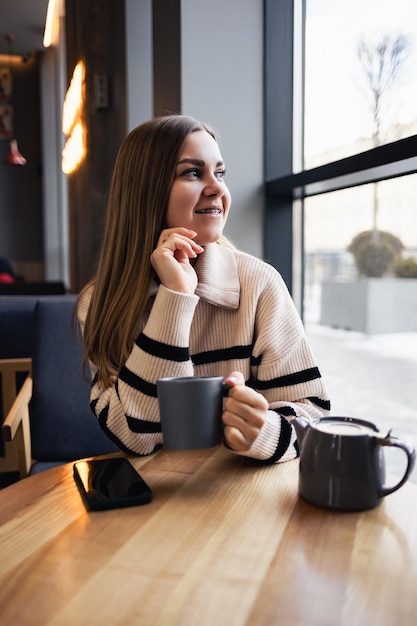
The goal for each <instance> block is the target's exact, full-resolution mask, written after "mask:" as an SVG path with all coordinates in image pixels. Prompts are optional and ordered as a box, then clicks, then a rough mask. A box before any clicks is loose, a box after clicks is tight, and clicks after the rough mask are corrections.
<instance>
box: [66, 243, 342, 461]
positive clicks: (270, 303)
mask: <svg viewBox="0 0 417 626" xmlns="http://www.w3.org/2000/svg"><path fill="white" fill-rule="evenodd" d="M195 269H196V272H197V275H198V286H197V289H196V292H195V294H192V295H188V294H183V293H178V292H175V291H171V290H170V289H167V288H166V287H164V286H163V285H161V286H159V287H158V286H157V285H155V286H154V287H153V289H152V291H151V294H150V303H149V310H148V312H147V314H146V315H144V316H143V319H140V320H138V325H137V332H136V333H135V342H134V345H133V348H132V351H131V353H130V355H129V357H128V358H127V360H126V362H125V364H124V365H123V367H122V368H121V370H120V372H119V375H118V377H117V378H116V377H115V380H114V383H113V384H112V386H111V387H109V388H107V389H103V388H102V386H101V385H100V383H99V382H97V380H96V379H95V378H94V377H95V374H96V371H97V368H96V367H95V365H94V363H90V368H91V373H92V376H93V384H92V389H91V407H92V410H93V411H94V413H95V414H96V416H97V418H98V420H99V423H100V425H101V427H102V428H103V430H104V431H105V432H106V433H107V435H108V436H109V437H110V438H111V439H112V440H113V441H114V442H115V443H116V445H117V446H118V447H119V448H120V449H121V450H124V451H125V452H127V453H130V454H137V455H141V454H149V453H151V452H152V451H153V450H154V449H155V446H157V445H158V444H162V443H163V440H162V434H161V425H160V418H159V409H158V400H157V394H156V381H157V379H158V378H160V377H165V376H193V375H196V376H197V375H201V376H214V375H216V376H218V375H220V376H224V377H227V376H228V375H229V374H230V373H231V372H232V371H234V370H238V371H240V372H242V373H243V375H244V377H245V380H246V381H247V384H248V385H250V386H252V387H253V388H254V389H256V390H257V391H259V392H260V393H262V394H263V395H264V397H265V398H266V399H267V401H268V403H269V410H268V413H267V419H266V421H265V423H264V425H263V427H262V429H261V431H260V433H259V435H258V437H257V439H256V440H255V441H254V442H253V444H252V446H251V448H250V450H249V451H247V452H244V453H242V452H240V453H238V452H236V454H243V455H245V456H249V457H252V458H255V459H258V460H260V461H264V462H265V463H274V462H277V461H285V460H288V459H292V458H295V457H296V456H298V447H297V443H296V437H295V432H294V429H293V427H292V426H291V423H290V422H291V416H294V415H300V416H304V417H306V418H307V419H309V418H314V417H319V416H322V415H323V414H326V413H327V411H328V410H329V409H330V403H329V401H328V399H327V394H326V390H325V388H324V386H323V383H322V379H321V375H320V372H319V370H318V367H317V365H316V362H315V360H314V357H313V354H312V352H311V349H310V346H309V344H308V341H307V338H306V336H305V332H304V329H303V326H302V323H301V320H300V318H299V315H298V313H297V311H296V309H295V307H294V304H293V301H292V299H291V297H290V295H289V293H288V290H287V288H286V286H285V283H284V282H283V280H282V278H281V276H280V275H279V273H278V272H277V271H276V270H275V269H274V268H273V267H272V266H271V265H269V264H267V263H265V262H263V261H261V260H259V259H257V258H255V257H253V256H251V255H249V254H246V253H244V252H241V251H239V250H233V249H230V248H227V247H224V246H221V245H217V244H211V245H209V246H207V247H206V249H205V251H204V253H203V254H201V255H200V256H199V258H198V260H197V263H196V265H195ZM91 289H92V288H91ZM91 289H90V290H89V291H87V292H86V293H85V294H84V296H83V298H82V299H81V301H80V303H79V308H78V317H79V321H80V324H81V329H83V327H84V322H85V319H86V315H87V311H88V305H89V301H90V298H91Z"/></svg>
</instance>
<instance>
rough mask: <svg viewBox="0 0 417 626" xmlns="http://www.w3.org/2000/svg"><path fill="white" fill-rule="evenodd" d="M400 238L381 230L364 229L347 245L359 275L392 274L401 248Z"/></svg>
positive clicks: (377, 276)
mask: <svg viewBox="0 0 417 626" xmlns="http://www.w3.org/2000/svg"><path fill="white" fill-rule="evenodd" d="M403 247H404V246H403V244H402V242H401V240H400V239H399V238H398V237H396V236H395V235H393V234H392V233H388V232H385V231H383V230H365V231H363V232H361V233H359V234H358V235H356V237H354V238H353V239H352V241H351V243H350V244H349V246H348V251H349V252H351V253H352V254H353V258H354V259H355V264H356V267H357V270H358V272H359V274H360V275H361V276H369V277H373V278H381V277H382V276H386V275H387V274H392V273H393V270H394V264H395V262H396V261H397V259H398V258H399V257H400V254H401V251H402V249H403Z"/></svg>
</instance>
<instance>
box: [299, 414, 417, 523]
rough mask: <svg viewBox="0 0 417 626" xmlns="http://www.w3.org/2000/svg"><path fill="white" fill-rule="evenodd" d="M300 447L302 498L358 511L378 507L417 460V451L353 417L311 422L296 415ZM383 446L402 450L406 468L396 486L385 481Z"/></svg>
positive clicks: (394, 489) (366, 422) (300, 488)
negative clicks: (390, 485) (405, 458)
mask: <svg viewBox="0 0 417 626" xmlns="http://www.w3.org/2000/svg"><path fill="white" fill-rule="evenodd" d="M291 423H292V424H293V426H294V427H295V430H296V433H297V438H298V444H299V447H300V472H299V494H300V496H301V497H302V498H303V499H304V500H306V501H307V502H310V503H311V504H315V505H317V506H321V507H325V508H329V509H338V510H344V511H359V510H363V509H370V508H373V507H375V506H377V505H378V504H379V503H380V502H381V500H382V498H384V497H385V496H387V495H388V494H390V493H393V492H394V491H396V490H397V489H399V488H400V487H401V486H402V485H403V484H404V483H405V482H406V480H407V479H408V477H409V475H410V473H411V472H412V470H413V467H414V463H415V455H416V453H415V449H414V448H413V447H412V446H410V445H408V444H406V443H404V442H402V441H399V440H398V439H397V438H395V437H391V436H390V432H389V433H388V434H387V435H386V436H384V435H383V434H382V433H380V431H379V430H378V428H377V427H376V426H375V424H373V423H372V422H368V421H365V420H361V419H356V418H353V417H324V418H320V419H315V420H312V421H308V420H306V419H304V418H300V417H296V418H294V419H293V420H292V422H291ZM384 446H394V447H396V448H400V449H401V450H403V451H404V452H405V454H406V455H407V468H406V470H405V472H404V475H403V477H402V478H401V480H400V481H399V482H397V483H396V484H395V485H394V486H392V487H388V486H386V485H385V458H384V453H383V447H384Z"/></svg>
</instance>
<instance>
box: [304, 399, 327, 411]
mask: <svg viewBox="0 0 417 626" xmlns="http://www.w3.org/2000/svg"><path fill="white" fill-rule="evenodd" d="M307 400H310V402H312V403H313V404H315V405H316V406H319V407H320V408H321V409H325V410H326V411H330V400H322V398H315V397H314V398H307Z"/></svg>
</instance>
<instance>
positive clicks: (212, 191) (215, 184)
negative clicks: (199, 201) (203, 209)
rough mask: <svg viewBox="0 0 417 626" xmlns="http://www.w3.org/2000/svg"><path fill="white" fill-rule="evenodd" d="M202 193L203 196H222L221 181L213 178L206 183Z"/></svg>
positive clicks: (222, 187) (222, 186)
mask: <svg viewBox="0 0 417 626" xmlns="http://www.w3.org/2000/svg"><path fill="white" fill-rule="evenodd" d="M203 193H204V195H205V196H222V195H223V194H224V185H223V183H222V181H220V180H219V179H218V178H216V177H214V176H213V177H211V178H210V179H209V180H208V181H207V183H206V185H205V187H204V190H203Z"/></svg>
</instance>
